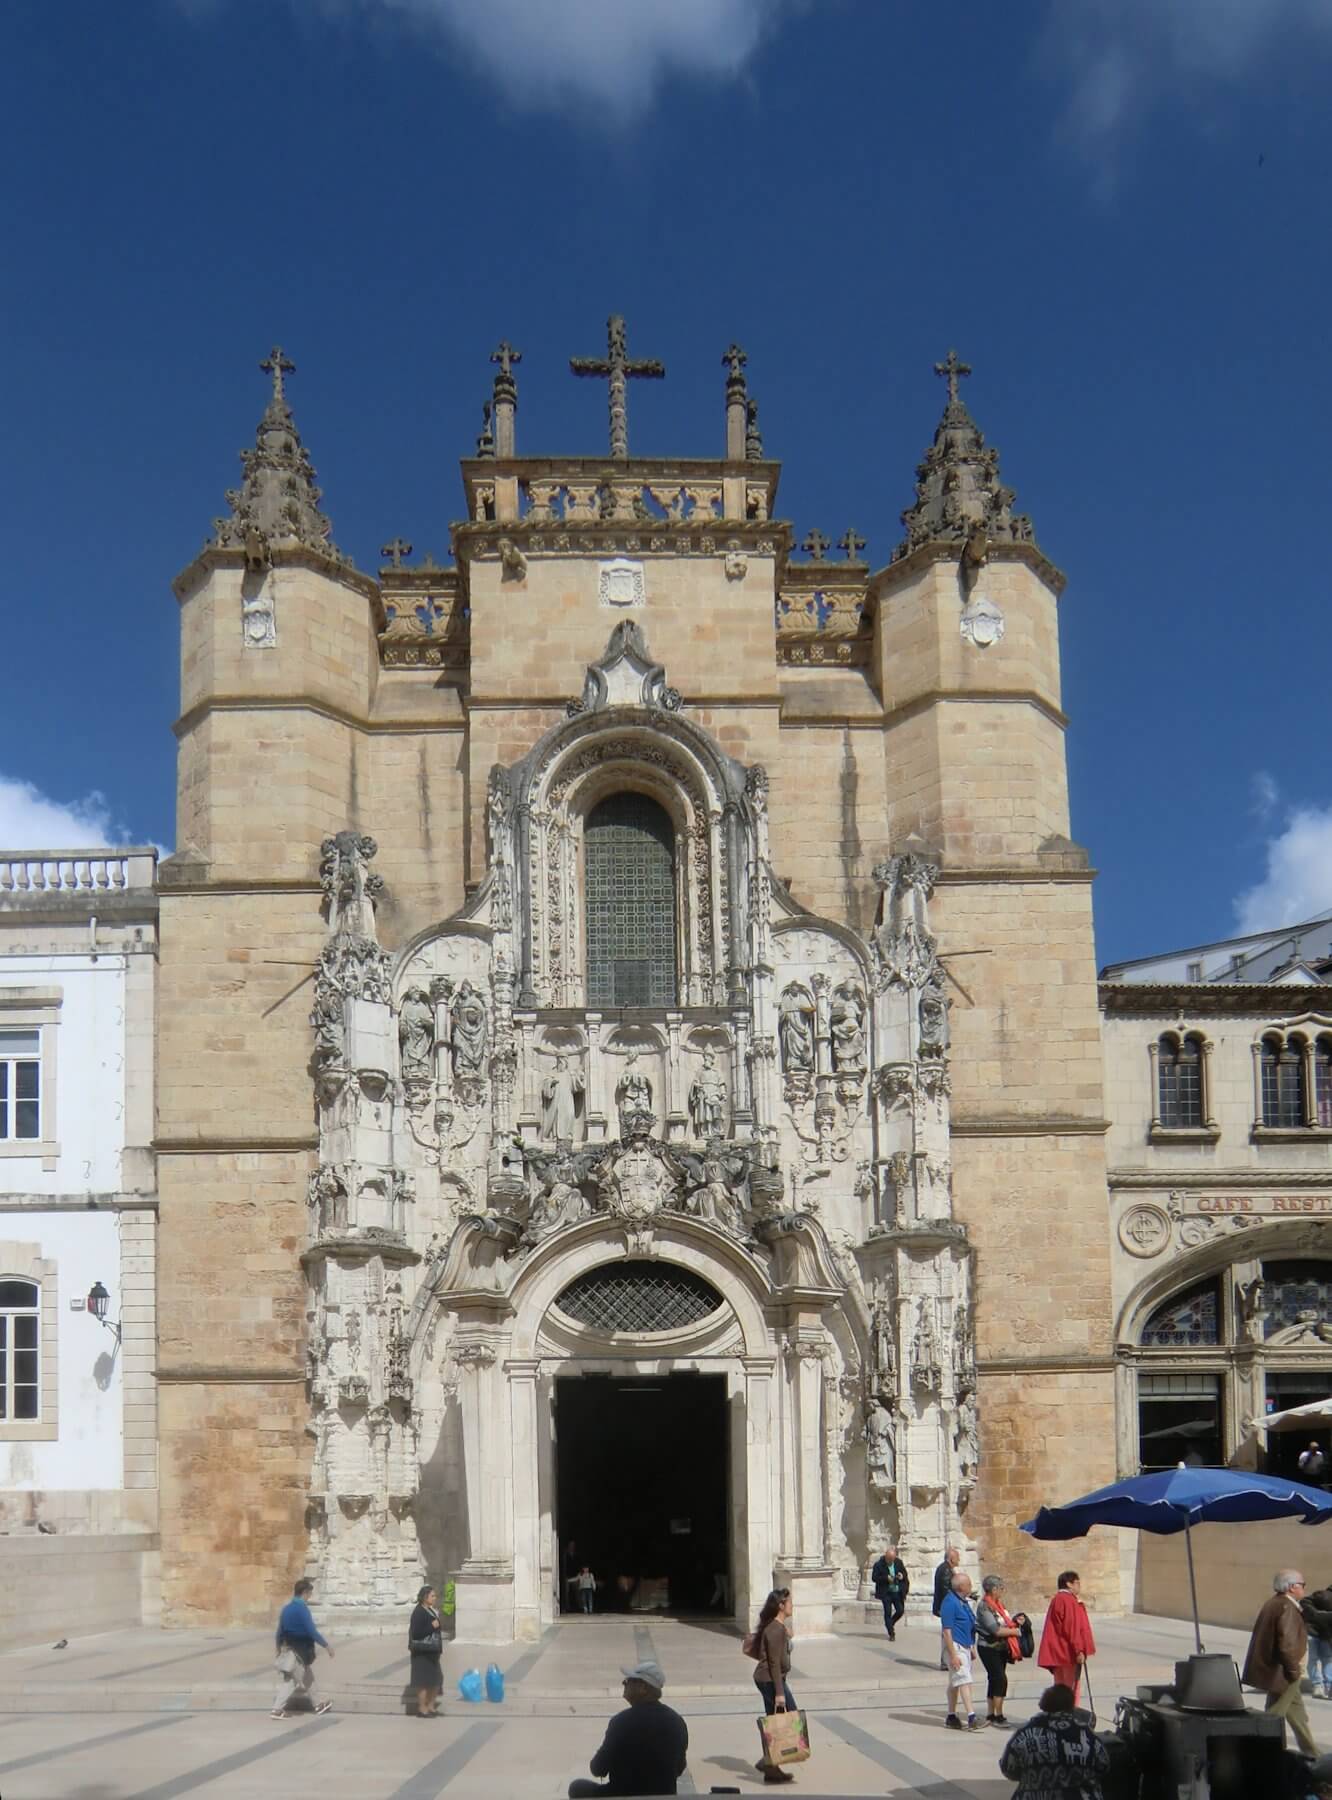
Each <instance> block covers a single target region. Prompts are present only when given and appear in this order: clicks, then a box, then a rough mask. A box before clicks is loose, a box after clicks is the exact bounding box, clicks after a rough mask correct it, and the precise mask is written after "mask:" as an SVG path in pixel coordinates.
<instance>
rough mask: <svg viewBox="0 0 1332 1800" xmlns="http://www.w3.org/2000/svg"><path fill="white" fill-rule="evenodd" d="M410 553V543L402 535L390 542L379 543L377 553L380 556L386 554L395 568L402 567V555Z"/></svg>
mask: <svg viewBox="0 0 1332 1800" xmlns="http://www.w3.org/2000/svg"><path fill="white" fill-rule="evenodd" d="M411 553H412V547H411V545H410V544H409V543H408V542H407V540H406V538H402V537H395V538H394V540H393V542H392V543H391V544H381V545H380V547H379V554H380V555H381V556H387V557H388V559H389V561H390V562H391V563H392V564H393V567H394V568H395V569H400V568H401V567H402V559H403V557H404V556H410V555H411Z"/></svg>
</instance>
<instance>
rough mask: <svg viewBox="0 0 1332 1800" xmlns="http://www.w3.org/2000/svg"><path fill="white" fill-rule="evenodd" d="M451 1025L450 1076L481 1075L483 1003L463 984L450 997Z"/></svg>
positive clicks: (484, 1029)
mask: <svg viewBox="0 0 1332 1800" xmlns="http://www.w3.org/2000/svg"><path fill="white" fill-rule="evenodd" d="M449 1018H450V1022H451V1024H452V1027H453V1030H452V1034H451V1035H452V1043H453V1072H454V1074H455V1075H481V1074H483V1073H484V1072H485V1066H486V1039H487V1036H488V1035H489V1034H488V1031H487V1028H486V1003H485V1001H484V1000H483V999H482V998H481V996H480V994H479V993H478V992H477V991H476V989H475V988H474V987H473V986H472V984H471V982H470V981H464V982H463V983H462V985H461V986H460V987H459V989H458V992H457V993H456V994H455V995H454V997H453V1006H452V1008H451V1009H450V1013H449Z"/></svg>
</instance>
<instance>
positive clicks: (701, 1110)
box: [689, 1050, 727, 1143]
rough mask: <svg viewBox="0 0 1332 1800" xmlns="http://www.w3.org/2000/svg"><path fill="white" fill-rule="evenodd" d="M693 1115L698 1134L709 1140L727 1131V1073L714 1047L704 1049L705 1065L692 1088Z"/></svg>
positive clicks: (690, 1090) (690, 1102)
mask: <svg viewBox="0 0 1332 1800" xmlns="http://www.w3.org/2000/svg"><path fill="white" fill-rule="evenodd" d="M689 1117H690V1119H691V1121H692V1122H693V1127H694V1136H695V1137H697V1138H701V1139H702V1140H703V1142H704V1143H707V1142H708V1141H709V1139H711V1138H720V1137H725V1135H726V1124H727V1120H726V1077H725V1076H724V1075H723V1074H722V1072H721V1070H720V1069H719V1068H718V1067H717V1058H716V1055H715V1053H714V1052H713V1051H711V1050H705V1051H704V1052H703V1067H702V1068H701V1069H700V1070H699V1072H698V1074H697V1075H695V1077H694V1079H693V1083H692V1084H691V1086H690V1089H689Z"/></svg>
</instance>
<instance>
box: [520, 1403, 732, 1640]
mask: <svg viewBox="0 0 1332 1800" xmlns="http://www.w3.org/2000/svg"><path fill="white" fill-rule="evenodd" d="M729 1435H730V1434H729V1427H728V1417H727V1405H726V1378H725V1376H722V1375H693V1374H678V1375H652V1376H634V1377H625V1378H620V1377H618V1376H606V1375H584V1376H568V1377H564V1378H562V1379H560V1380H558V1381H557V1382H556V1383H555V1446H556V1450H555V1496H556V1499H555V1504H556V1515H555V1516H556V1521H557V1527H558V1531H559V1542H560V1565H561V1575H562V1581H561V1589H560V1605H561V1609H562V1611H564V1612H566V1613H568V1612H573V1611H576V1610H578V1608H579V1605H580V1602H579V1596H578V1589H577V1582H576V1578H577V1575H578V1571H579V1568H580V1567H581V1566H582V1565H584V1564H586V1565H587V1567H588V1568H589V1569H590V1570H591V1571H592V1573H593V1574H594V1575H595V1577H596V1580H597V1588H596V1611H598V1612H630V1611H651V1610H654V1609H655V1610H659V1611H665V1610H669V1611H670V1612H672V1613H682V1612H722V1611H725V1612H729V1611H730V1606H729V1596H730V1568H731V1543H730V1497H729V1492H728V1478H727V1471H728V1462H729V1454H728V1453H729ZM719 1576H720V1577H722V1578H723V1579H722V1582H721V1583H720V1585H719V1582H718V1577H719Z"/></svg>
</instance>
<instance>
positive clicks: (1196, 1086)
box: [1156, 1031, 1205, 1131]
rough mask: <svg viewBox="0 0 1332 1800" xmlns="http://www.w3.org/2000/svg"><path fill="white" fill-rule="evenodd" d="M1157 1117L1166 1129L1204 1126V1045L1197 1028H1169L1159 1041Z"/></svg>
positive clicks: (1194, 1128) (1157, 1050) (1199, 1128)
mask: <svg viewBox="0 0 1332 1800" xmlns="http://www.w3.org/2000/svg"><path fill="white" fill-rule="evenodd" d="M1156 1081H1157V1102H1156V1104H1157V1120H1158V1122H1159V1123H1160V1125H1161V1126H1162V1127H1163V1128H1164V1129H1165V1130H1167V1131H1186V1130H1194V1131H1197V1130H1201V1128H1202V1125H1203V1120H1204V1117H1205V1114H1204V1109H1203V1047H1202V1039H1201V1038H1200V1037H1198V1035H1197V1034H1196V1033H1195V1032H1190V1033H1189V1035H1188V1036H1187V1037H1182V1038H1181V1037H1179V1036H1177V1035H1176V1034H1175V1033H1174V1032H1173V1031H1167V1032H1165V1033H1163V1034H1162V1036H1161V1037H1160V1038H1158V1040H1157V1045H1156Z"/></svg>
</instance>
